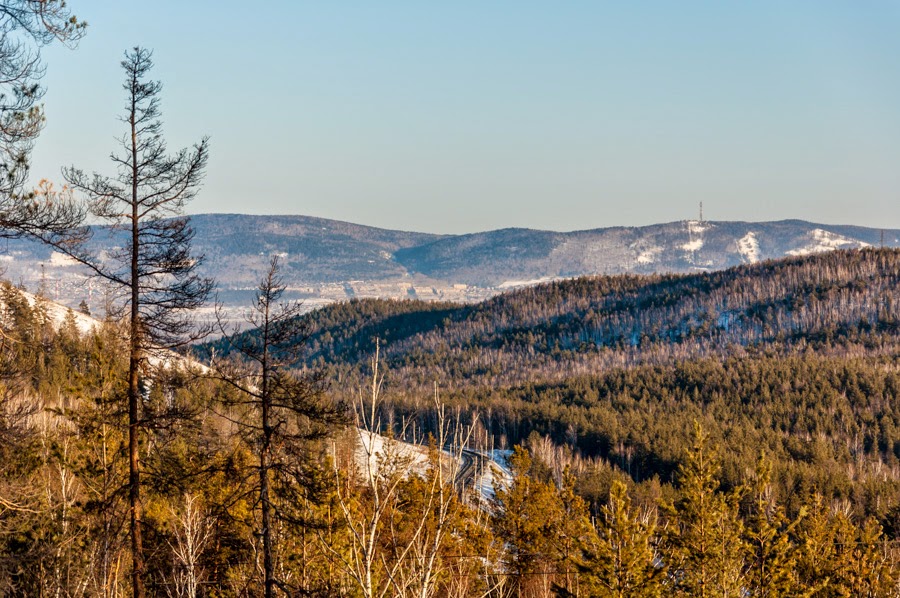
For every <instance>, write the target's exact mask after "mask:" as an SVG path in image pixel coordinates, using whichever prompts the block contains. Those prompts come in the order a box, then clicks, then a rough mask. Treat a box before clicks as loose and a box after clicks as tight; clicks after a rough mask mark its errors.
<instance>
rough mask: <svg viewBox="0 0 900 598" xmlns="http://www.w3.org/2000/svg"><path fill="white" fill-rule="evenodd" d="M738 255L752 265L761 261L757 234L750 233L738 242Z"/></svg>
mask: <svg viewBox="0 0 900 598" xmlns="http://www.w3.org/2000/svg"><path fill="white" fill-rule="evenodd" d="M737 248H738V253H740V254H741V256H742V257H743V258H744V259H745V260H747V261H748V262H749V263H751V264H755V263H756V262H758V261H759V240H758V239H757V238H756V233H755V232H753V231H750V232H749V233H747V234H746V235H744V236H743V237H741V238H740V239H738V242H737Z"/></svg>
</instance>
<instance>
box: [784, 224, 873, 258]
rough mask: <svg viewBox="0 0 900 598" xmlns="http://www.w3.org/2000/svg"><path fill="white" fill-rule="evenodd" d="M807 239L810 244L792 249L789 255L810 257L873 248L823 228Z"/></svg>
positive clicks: (812, 233)
mask: <svg viewBox="0 0 900 598" xmlns="http://www.w3.org/2000/svg"><path fill="white" fill-rule="evenodd" d="M806 237H807V238H808V239H809V243H808V244H806V245H804V246H803V247H798V248H797V249H791V250H789V251H787V252H786V254H787V255H810V254H813V253H822V252H825V251H833V250H835V249H861V248H863V247H871V245H870V244H869V243H865V242H863V241H860V240H858V239H851V238H850V237H845V236H843V235H839V234H837V233H833V232H830V231H827V230H822V229H821V228H815V229H813V230H811V231H810V232H809V234H808V235H806Z"/></svg>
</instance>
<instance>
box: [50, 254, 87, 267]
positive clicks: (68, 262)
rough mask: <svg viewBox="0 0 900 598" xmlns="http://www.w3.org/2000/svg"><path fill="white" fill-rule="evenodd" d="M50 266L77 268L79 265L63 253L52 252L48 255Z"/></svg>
mask: <svg viewBox="0 0 900 598" xmlns="http://www.w3.org/2000/svg"><path fill="white" fill-rule="evenodd" d="M50 265H51V266H63V267H65V266H78V265H80V264H79V263H78V261H76V260H74V259H72V258H71V257H69V256H67V255H66V254H65V253H60V252H58V251H54V252H53V253H51V254H50Z"/></svg>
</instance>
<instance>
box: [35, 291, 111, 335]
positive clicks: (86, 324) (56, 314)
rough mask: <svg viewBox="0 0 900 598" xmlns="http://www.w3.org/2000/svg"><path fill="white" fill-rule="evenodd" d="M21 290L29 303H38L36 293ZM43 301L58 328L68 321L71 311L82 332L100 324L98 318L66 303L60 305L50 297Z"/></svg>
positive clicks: (87, 331) (76, 324)
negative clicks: (69, 306)
mask: <svg viewBox="0 0 900 598" xmlns="http://www.w3.org/2000/svg"><path fill="white" fill-rule="evenodd" d="M19 292H20V293H21V294H22V296H23V297H24V298H25V299H26V300H27V301H28V304H29V305H31V306H34V304H35V303H37V301H38V298H37V297H36V296H35V295H32V294H31V293H27V292H25V291H19ZM43 302H44V306H45V309H46V310H47V315H48V316H49V317H50V321H52V322H53V325H54V326H56V327H57V328H59V327H60V326H62V324H63V322H65V321H66V317H67V316H68V315H69V312H71V313H72V315H73V316H74V317H75V326H76V327H77V328H78V332H80V333H81V334H87V333H89V332H91V331H92V330H93V329H94V328H96V327H98V326H99V325H100V322H99V321H98V320H95V319H94V318H92V317H91V316H89V315H87V314H84V313H81V312H80V311H75V310H73V309H71V308H68V307H66V306H64V305H60V304H59V303H54V302H53V301H50V300H49V299H44V300H43Z"/></svg>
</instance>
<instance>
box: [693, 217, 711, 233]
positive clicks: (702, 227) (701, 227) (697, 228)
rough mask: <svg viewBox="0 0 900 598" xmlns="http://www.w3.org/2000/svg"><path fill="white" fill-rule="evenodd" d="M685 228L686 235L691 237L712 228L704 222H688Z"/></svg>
mask: <svg viewBox="0 0 900 598" xmlns="http://www.w3.org/2000/svg"><path fill="white" fill-rule="evenodd" d="M687 227H688V233H690V234H692V235H699V234H702V233H705V232H706V231H708V230H709V229H710V228H712V225H710V224H709V222H706V221H705V220H688V221H687Z"/></svg>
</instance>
